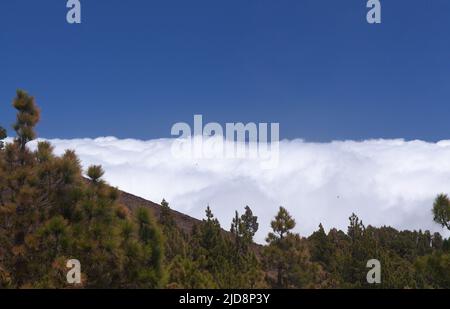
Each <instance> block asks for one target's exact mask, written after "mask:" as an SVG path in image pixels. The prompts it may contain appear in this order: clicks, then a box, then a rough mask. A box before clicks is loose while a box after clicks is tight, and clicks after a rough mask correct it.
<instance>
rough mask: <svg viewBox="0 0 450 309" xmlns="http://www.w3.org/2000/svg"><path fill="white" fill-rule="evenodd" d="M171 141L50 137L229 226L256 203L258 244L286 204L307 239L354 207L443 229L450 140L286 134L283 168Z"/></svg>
mask: <svg viewBox="0 0 450 309" xmlns="http://www.w3.org/2000/svg"><path fill="white" fill-rule="evenodd" d="M172 141H173V140H172V139H158V140H150V141H140V140H133V139H123V140H120V139H116V138H113V137H106V138H97V139H72V140H60V139H55V140H51V143H52V144H53V145H54V146H55V148H56V152H57V153H58V154H61V153H62V152H63V151H64V150H65V149H74V150H76V152H77V154H78V155H79V157H80V158H81V160H82V164H83V166H84V167H85V168H86V167H87V166H88V165H90V164H101V165H103V167H104V168H105V170H106V174H105V178H106V180H107V181H109V182H110V183H111V184H112V185H114V186H118V187H119V188H120V189H122V190H124V191H128V192H130V193H133V194H135V195H138V196H141V197H144V198H146V199H149V200H152V201H155V202H159V201H161V200H162V198H166V199H167V200H168V201H169V202H170V204H171V207H173V208H174V209H176V210H178V211H181V212H184V213H187V214H189V215H191V216H194V217H197V218H202V217H203V216H204V209H205V207H206V205H207V204H209V205H210V206H211V208H212V210H213V212H214V213H215V214H216V216H217V217H218V218H219V220H220V222H221V224H222V226H223V227H224V228H226V229H228V228H229V224H230V221H231V218H232V216H233V214H234V210H236V209H237V210H239V211H240V212H242V210H243V208H244V207H245V205H250V207H251V208H252V209H253V211H254V213H255V214H257V215H258V216H259V221H260V231H259V233H258V234H257V240H258V241H259V242H263V241H264V237H265V235H266V233H267V232H268V230H269V227H270V220H271V219H272V217H273V216H274V215H275V214H276V211H277V209H278V207H279V206H280V205H283V206H285V207H286V208H287V209H288V210H289V211H290V212H291V214H292V215H293V216H294V217H295V219H296V221H297V227H296V230H297V231H298V232H300V233H301V234H302V235H304V236H306V235H309V234H310V233H311V232H312V231H313V230H315V229H317V226H318V225H319V223H321V222H322V223H323V225H324V226H325V228H326V229H329V228H332V227H337V228H340V229H343V230H346V227H347V223H348V217H349V216H350V214H351V213H352V212H355V213H356V214H358V216H359V217H360V218H362V219H363V221H364V223H365V224H372V225H375V226H381V225H391V226H393V227H396V228H399V229H430V230H433V231H441V232H442V229H440V227H439V226H437V225H436V224H434V223H433V221H432V214H431V207H432V203H433V199H434V197H435V196H436V194H437V193H441V192H449V191H450V141H441V142H438V143H427V142H423V141H404V140H367V141H361V142H356V141H336V142H331V143H308V142H304V141H302V140H292V141H282V142H280V159H279V160H280V161H279V166H278V168H276V169H272V170H264V169H262V168H261V165H260V164H258V162H255V161H254V160H245V159H239V160H238V159H234V160H231V159H221V160H199V159H190V158H183V159H174V158H173V156H172V154H171V145H172ZM446 235H447V236H448V233H447V234H446Z"/></svg>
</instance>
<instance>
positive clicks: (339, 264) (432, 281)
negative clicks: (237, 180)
mask: <svg viewBox="0 0 450 309" xmlns="http://www.w3.org/2000/svg"><path fill="white" fill-rule="evenodd" d="M13 107H14V108H15V109H16V111H17V117H16V121H15V123H14V124H13V130H14V132H15V137H14V139H13V140H10V139H8V141H9V142H0V288H12V289H14V288H169V289H180V288H186V289H202V288H249V289H253V288H268V289H270V288H276V289H278V288H289V289H297V288H377V289H379V288H398V289H413V288H419V289H423V288H426V289H428V288H436V289H440V288H450V240H449V239H445V238H444V237H443V236H442V235H441V234H439V233H431V232H430V231H421V230H419V231H408V230H404V231H398V230H396V229H394V228H392V227H388V226H382V227H373V226H370V225H368V226H365V225H364V224H363V221H362V220H361V219H360V218H359V217H358V216H357V215H356V214H349V222H348V228H347V230H346V231H342V230H337V229H331V230H330V231H325V230H324V228H323V226H322V225H319V227H318V229H317V230H316V231H315V232H314V233H312V234H311V235H310V236H308V237H305V236H301V235H299V234H298V233H296V232H295V231H294V230H295V227H296V222H295V218H293V217H292V216H291V215H290V214H289V212H288V210H287V209H286V208H284V207H280V208H279V210H278V213H276V214H274V218H273V221H272V222H271V232H270V233H268V235H267V238H266V244H265V245H258V244H255V243H254V241H253V237H254V235H255V233H256V232H257V231H258V229H259V223H258V217H257V214H254V213H253V212H252V210H251V208H250V207H249V206H245V207H242V206H236V208H238V211H236V212H235V217H234V218H233V220H232V222H231V223H230V224H229V225H228V226H224V227H222V226H221V223H220V222H219V221H218V220H217V218H215V216H214V214H213V212H212V210H211V208H210V207H209V206H208V207H206V210H205V217H204V219H203V220H202V221H201V222H200V223H198V224H196V225H194V227H193V228H192V230H191V231H190V232H186V231H185V230H183V229H181V228H180V227H179V226H178V225H177V224H176V221H175V220H174V218H173V215H172V212H171V209H170V206H169V203H167V202H166V201H165V200H163V201H162V202H161V212H160V214H159V216H154V215H153V214H152V213H151V212H150V211H149V209H147V208H145V207H140V208H137V209H133V210H131V209H130V208H129V207H127V206H126V205H123V204H121V203H120V202H119V201H118V198H119V195H120V191H119V190H118V188H114V187H111V186H110V185H108V184H107V183H106V182H105V181H104V180H103V174H104V170H103V168H102V167H101V166H95V165H94V166H90V167H89V168H88V169H87V170H86V171H83V170H82V167H81V162H80V160H79V158H78V157H77V155H76V153H75V151H73V150H67V151H66V152H65V153H64V154H63V155H61V156H57V155H55V154H54V150H53V147H52V145H51V144H50V143H49V142H47V141H39V142H38V144H37V147H36V149H35V150H31V149H30V148H29V147H28V146H27V144H28V142H30V141H32V140H34V139H36V138H37V136H36V130H35V127H36V125H37V123H38V122H39V119H40V110H39V108H38V106H37V104H36V102H35V99H34V98H33V97H32V96H30V95H29V94H27V93H26V92H25V91H22V90H18V91H17V94H16V97H15V98H14V99H13ZM7 136H8V134H7V131H6V130H5V129H3V128H1V127H0V141H1V140H3V141H5V139H6V137H7ZM449 159H450V158H449ZM167 190H170V188H167ZM243 203H245V201H243ZM243 205H245V204H243ZM241 208H242V209H241ZM426 211H428V212H429V214H430V216H433V219H434V221H435V222H436V224H438V225H440V226H441V227H442V228H443V229H444V230H450V200H449V198H448V196H447V195H445V194H439V195H437V197H436V199H435V201H434V203H433V204H432V205H430V208H429V209H427V210H426ZM304 215H305V216H307V214H304ZM71 259H77V260H79V261H80V263H81V278H82V280H81V283H80V284H76V285H73V284H70V283H68V282H67V279H66V274H67V271H68V269H67V267H66V263H67V261H68V260H71ZM370 259H377V260H379V261H380V264H381V283H379V284H369V283H368V282H367V279H366V275H367V272H368V270H369V269H368V268H367V266H366V263H367V261H368V260H370Z"/></svg>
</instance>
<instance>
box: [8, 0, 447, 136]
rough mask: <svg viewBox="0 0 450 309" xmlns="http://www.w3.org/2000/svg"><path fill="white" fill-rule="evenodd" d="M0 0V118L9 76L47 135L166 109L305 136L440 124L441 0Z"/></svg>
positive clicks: (417, 132) (121, 129) (167, 116)
mask: <svg viewBox="0 0 450 309" xmlns="http://www.w3.org/2000/svg"><path fill="white" fill-rule="evenodd" d="M381 2H382V5H383V9H382V24H381V25H369V24H367V22H366V20H365V15H366V12H367V9H366V1H365V0H351V1H348V0H342V1H335V0H326V1H325V0H323V1H319V0H292V1H291V0H289V1H288V0H280V1H275V0H270V1H269V0H227V1H224V0H221V1H218V0H214V1H211V0H201V1H200V0H189V1H186V0H184V1H175V0H160V1H148V0H145V1H144V0H129V1H123V0H122V1H119V0H94V1H93V0H81V3H82V21H83V23H82V24H81V25H69V24H67V23H66V20H65V16H66V12H67V9H66V1H65V0H59V1H54V0H41V1H29V0H2V1H1V3H0V106H1V107H0V124H2V125H3V126H8V127H9V124H10V123H12V122H13V120H14V111H13V110H12V109H11V108H10V103H11V100H12V98H13V97H14V94H15V89H17V88H23V89H26V90H28V91H29V92H30V93H31V94H33V95H35V96H36V98H37V101H38V103H39V105H40V106H41V108H42V111H43V117H42V123H41V124H40V125H39V134H40V135H41V136H43V137H47V138H54V137H59V138H73V137H97V136H110V135H113V136H117V137H119V138H125V137H130V138H139V139H152V138H158V137H168V136H170V128H171V126H172V124H173V123H175V122H178V121H188V122H192V118H193V115H194V114H203V115H204V118H205V121H217V122H221V123H225V122H238V121H239V122H250V121H251V122H279V123H280V127H281V137H282V138H289V139H292V138H304V139H306V140H309V141H330V140H336V139H339V140H342V139H356V140H362V139H368V138H400V137H401V138H406V139H416V138H417V139H423V140H427V141H436V140H440V139H447V138H450V135H449V132H450V121H449V116H448V115H450V104H449V103H450V1H448V0H433V1H429V0H412V1H407V0H395V1H393V0H384V1H383V0H382V1H381Z"/></svg>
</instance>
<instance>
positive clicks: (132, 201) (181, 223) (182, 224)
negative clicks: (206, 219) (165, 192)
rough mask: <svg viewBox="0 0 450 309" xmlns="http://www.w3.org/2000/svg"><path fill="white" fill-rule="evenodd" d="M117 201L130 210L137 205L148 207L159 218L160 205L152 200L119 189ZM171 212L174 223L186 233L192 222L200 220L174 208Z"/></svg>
mask: <svg viewBox="0 0 450 309" xmlns="http://www.w3.org/2000/svg"><path fill="white" fill-rule="evenodd" d="M119 202H120V203H121V204H123V205H125V206H127V207H128V208H130V209H131V210H135V209H137V208H139V207H146V208H148V209H150V211H151V212H152V214H153V216H154V217H155V218H159V216H160V213H161V205H159V204H156V203H154V202H152V201H148V200H146V199H143V198H141V197H138V196H136V195H133V194H130V193H127V192H125V191H120V197H119ZM171 213H172V216H173V218H174V220H175V222H176V225H177V226H178V227H179V228H180V229H181V230H183V231H184V232H185V233H187V234H189V233H190V232H191V231H192V227H193V226H194V224H196V223H197V224H198V223H200V222H201V221H200V220H198V219H195V218H193V217H190V216H188V215H186V214H183V213H181V212H178V211H176V210H171Z"/></svg>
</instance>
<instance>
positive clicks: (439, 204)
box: [433, 194, 450, 230]
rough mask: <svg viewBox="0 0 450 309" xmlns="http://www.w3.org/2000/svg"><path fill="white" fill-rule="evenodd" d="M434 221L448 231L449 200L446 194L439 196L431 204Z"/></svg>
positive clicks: (449, 223) (449, 227) (449, 218)
mask: <svg viewBox="0 0 450 309" xmlns="http://www.w3.org/2000/svg"><path fill="white" fill-rule="evenodd" d="M433 215H434V218H433V219H434V221H435V222H436V223H438V224H440V225H442V227H446V228H447V229H448V230H450V200H449V198H448V196H447V195H446V194H439V195H438V197H437V198H436V200H435V201H434V204H433Z"/></svg>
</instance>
